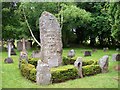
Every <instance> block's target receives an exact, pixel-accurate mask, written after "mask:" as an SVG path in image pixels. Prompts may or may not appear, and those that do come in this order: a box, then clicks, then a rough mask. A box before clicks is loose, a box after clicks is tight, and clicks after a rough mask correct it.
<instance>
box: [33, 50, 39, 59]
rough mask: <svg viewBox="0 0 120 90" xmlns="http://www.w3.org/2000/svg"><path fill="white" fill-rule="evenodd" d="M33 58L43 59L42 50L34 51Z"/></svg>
mask: <svg viewBox="0 0 120 90" xmlns="http://www.w3.org/2000/svg"><path fill="white" fill-rule="evenodd" d="M31 57H32V58H41V53H40V50H37V51H33V52H32V55H31Z"/></svg>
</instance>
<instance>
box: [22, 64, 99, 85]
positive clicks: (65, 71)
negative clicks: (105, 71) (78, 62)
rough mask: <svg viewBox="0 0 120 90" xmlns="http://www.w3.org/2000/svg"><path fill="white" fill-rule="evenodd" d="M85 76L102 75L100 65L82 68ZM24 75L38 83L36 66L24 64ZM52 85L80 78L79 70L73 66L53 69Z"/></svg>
mask: <svg viewBox="0 0 120 90" xmlns="http://www.w3.org/2000/svg"><path fill="white" fill-rule="evenodd" d="M82 71H83V76H90V75H94V74H98V73H101V68H100V67H99V65H87V66H83V67H82ZM21 73H22V75H23V76H24V77H25V78H27V79H29V80H31V81H36V69H35V67H34V65H31V64H22V66H21ZM51 75H52V78H51V79H52V83H57V82H64V81H66V80H70V79H76V78H78V77H79V75H78V71H77V69H76V68H75V67H74V66H73V65H66V66H60V67H57V68H51Z"/></svg>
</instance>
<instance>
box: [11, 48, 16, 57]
mask: <svg viewBox="0 0 120 90" xmlns="http://www.w3.org/2000/svg"><path fill="white" fill-rule="evenodd" d="M11 55H16V52H15V50H14V47H13V46H12V49H11Z"/></svg>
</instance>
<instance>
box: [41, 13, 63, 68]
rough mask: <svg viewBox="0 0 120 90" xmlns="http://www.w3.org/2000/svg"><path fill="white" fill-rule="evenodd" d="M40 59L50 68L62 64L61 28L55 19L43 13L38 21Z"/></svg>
mask: <svg viewBox="0 0 120 90" xmlns="http://www.w3.org/2000/svg"><path fill="white" fill-rule="evenodd" d="M39 22H40V23H39V25H40V26H39V27H40V41H41V59H42V60H43V62H44V63H48V65H49V66H50V67H55V66H59V65H61V64H62V40H61V28H60V24H59V23H58V21H57V19H56V17H55V16H54V15H53V14H51V13H49V12H46V11H44V12H43V13H42V15H41V17H40V19H39Z"/></svg>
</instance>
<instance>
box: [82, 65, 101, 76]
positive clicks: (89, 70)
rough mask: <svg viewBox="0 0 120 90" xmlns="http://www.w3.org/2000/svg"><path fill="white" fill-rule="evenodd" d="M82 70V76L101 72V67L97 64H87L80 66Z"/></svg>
mask: <svg viewBox="0 0 120 90" xmlns="http://www.w3.org/2000/svg"><path fill="white" fill-rule="evenodd" d="M82 72H83V76H90V75H94V74H98V73H101V68H100V66H99V65H87V66H84V67H82Z"/></svg>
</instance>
